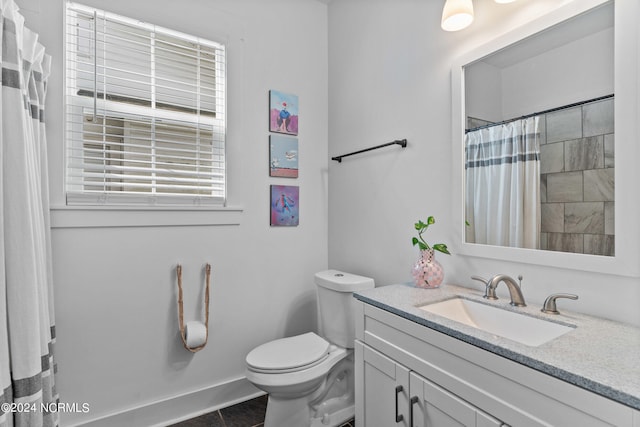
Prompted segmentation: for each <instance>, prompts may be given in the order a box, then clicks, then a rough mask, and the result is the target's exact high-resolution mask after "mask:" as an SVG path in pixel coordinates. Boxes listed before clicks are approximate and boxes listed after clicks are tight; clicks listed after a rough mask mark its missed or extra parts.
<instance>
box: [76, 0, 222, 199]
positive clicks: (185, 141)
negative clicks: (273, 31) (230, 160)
mask: <svg viewBox="0 0 640 427" xmlns="http://www.w3.org/2000/svg"><path fill="white" fill-rule="evenodd" d="M66 20H67V23H66V82H67V92H66V138H67V141H66V142H67V144H66V152H67V153H66V159H67V165H66V170H67V174H66V176H67V181H66V190H67V203H68V204H87V203H88V204H131V205H139V204H142V205H149V204H181V205H194V204H195V205H200V204H218V205H219V204H223V203H224V201H225V187H226V169H225V47H224V45H222V44H219V43H215V42H212V41H207V40H203V39H201V38H197V37H192V36H189V35H186V34H183V33H178V32H175V31H171V30H168V29H165V28H160V27H158V26H155V25H150V24H147V23H142V22H139V21H137V20H134V19H129V18H126V17H122V16H118V15H115V14H111V13H108V12H105V11H102V10H97V9H94V8H90V7H87V6H83V5H80V4H78V3H71V2H68V3H67V14H66Z"/></svg>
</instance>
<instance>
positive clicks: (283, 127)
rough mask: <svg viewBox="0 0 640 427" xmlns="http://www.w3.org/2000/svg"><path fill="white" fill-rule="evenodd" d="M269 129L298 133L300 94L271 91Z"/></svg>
mask: <svg viewBox="0 0 640 427" xmlns="http://www.w3.org/2000/svg"><path fill="white" fill-rule="evenodd" d="M269 130H270V131H271V132H278V133H286V134H289V135H297V134H298V96H297V95H290V94H288V93H283V92H280V91H277V90H270V91H269Z"/></svg>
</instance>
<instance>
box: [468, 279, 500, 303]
mask: <svg viewBox="0 0 640 427" xmlns="http://www.w3.org/2000/svg"><path fill="white" fill-rule="evenodd" d="M471 278H472V279H473V280H477V281H478V282H482V283H484V298H486V299H491V300H496V299H498V297H497V296H496V290H495V288H492V287H491V286H489V283H491V280H487V279H485V278H484V277H480V276H471Z"/></svg>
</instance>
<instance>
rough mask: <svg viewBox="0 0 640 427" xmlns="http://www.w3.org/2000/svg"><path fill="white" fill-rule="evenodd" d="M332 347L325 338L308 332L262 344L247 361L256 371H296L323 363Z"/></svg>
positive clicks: (270, 372)
mask: <svg viewBox="0 0 640 427" xmlns="http://www.w3.org/2000/svg"><path fill="white" fill-rule="evenodd" d="M332 347H333V346H331V344H330V343H329V342H328V341H327V340H325V339H324V338H322V337H320V336H318V335H316V334H314V333H313V332H308V333H306V334H302V335H296V336H293V337H288V338H280V339H277V340H274V341H270V342H268V343H265V344H262V345H260V346H258V347H256V348H255V349H253V350H252V351H251V352H250V353H249V354H248V355H247V359H246V362H247V366H248V368H249V369H250V370H252V371H254V372H260V373H268V374H278V373H288V372H295V371H299V370H302V369H308V368H311V367H313V366H315V365H318V364H320V363H322V362H323V361H324V360H325V359H326V358H327V357H329V353H330V351H331V350H332Z"/></svg>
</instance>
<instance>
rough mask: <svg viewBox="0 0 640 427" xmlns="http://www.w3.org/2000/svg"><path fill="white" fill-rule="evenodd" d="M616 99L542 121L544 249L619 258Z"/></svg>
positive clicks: (543, 118)
mask: <svg viewBox="0 0 640 427" xmlns="http://www.w3.org/2000/svg"><path fill="white" fill-rule="evenodd" d="M613 123H614V122H613V98H609V99H606V100H602V101H596V102H592V103H589V104H584V105H582V106H579V107H573V108H569V109H565V110H560V111H556V112H553V113H548V114H545V115H544V116H543V117H541V120H540V127H541V144H542V145H541V150H540V173H541V176H540V179H541V181H540V190H541V202H542V206H541V213H542V224H541V225H542V229H541V231H542V233H541V239H540V241H541V249H548V250H554V251H563V252H575V253H586V254H593V255H608V256H613V255H615V254H614V249H615V245H614V240H615V236H614V172H615V168H614V128H613Z"/></svg>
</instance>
